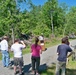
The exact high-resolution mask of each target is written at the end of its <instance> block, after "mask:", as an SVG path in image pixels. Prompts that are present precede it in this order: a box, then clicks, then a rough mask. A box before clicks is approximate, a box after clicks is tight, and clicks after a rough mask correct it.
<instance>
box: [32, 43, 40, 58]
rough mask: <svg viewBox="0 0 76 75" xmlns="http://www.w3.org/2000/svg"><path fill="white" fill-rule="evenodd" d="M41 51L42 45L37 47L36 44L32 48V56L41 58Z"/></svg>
mask: <svg viewBox="0 0 76 75" xmlns="http://www.w3.org/2000/svg"><path fill="white" fill-rule="evenodd" d="M40 50H41V46H40V45H37V46H35V44H33V45H32V46H31V52H32V56H35V57H40Z"/></svg>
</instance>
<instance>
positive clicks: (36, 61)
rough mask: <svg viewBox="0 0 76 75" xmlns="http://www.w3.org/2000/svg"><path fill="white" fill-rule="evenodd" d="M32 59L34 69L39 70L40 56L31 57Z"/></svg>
mask: <svg viewBox="0 0 76 75" xmlns="http://www.w3.org/2000/svg"><path fill="white" fill-rule="evenodd" d="M31 60H32V70H36V71H39V66H40V57H34V56H32V57H31Z"/></svg>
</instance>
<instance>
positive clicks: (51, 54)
mask: <svg viewBox="0 0 76 75" xmlns="http://www.w3.org/2000/svg"><path fill="white" fill-rule="evenodd" d="M70 44H71V45H75V44H76V40H73V41H71V42H70ZM56 48H57V46H53V47H50V48H48V49H47V50H46V51H43V53H42V54H41V64H40V70H43V68H44V69H46V67H47V66H50V65H51V64H52V63H55V62H56V57H57V55H56ZM23 58H24V72H25V75H31V74H30V71H31V54H30V53H29V54H25V55H24V56H23ZM11 60H12V59H11ZM0 75H14V71H13V69H10V68H6V67H5V68H4V67H3V66H2V61H0Z"/></svg>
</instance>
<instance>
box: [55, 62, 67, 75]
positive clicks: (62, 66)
mask: <svg viewBox="0 0 76 75" xmlns="http://www.w3.org/2000/svg"><path fill="white" fill-rule="evenodd" d="M60 70H61V72H60ZM65 70H66V62H60V61H57V64H56V75H65ZM60 73H61V74H60Z"/></svg>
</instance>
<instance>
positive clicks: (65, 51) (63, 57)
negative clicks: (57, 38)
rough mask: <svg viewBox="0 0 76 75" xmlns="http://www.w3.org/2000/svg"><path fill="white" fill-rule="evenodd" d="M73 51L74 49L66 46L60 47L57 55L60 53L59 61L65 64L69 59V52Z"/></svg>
mask: <svg viewBox="0 0 76 75" xmlns="http://www.w3.org/2000/svg"><path fill="white" fill-rule="evenodd" d="M71 51H72V49H71V48H70V47H69V46H68V45H66V44H62V45H59V46H58V48H57V53H58V59H57V60H58V61H61V62H65V61H66V59H67V54H68V52H71Z"/></svg>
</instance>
